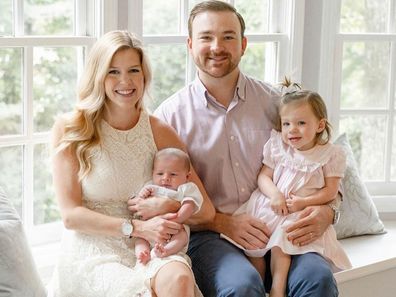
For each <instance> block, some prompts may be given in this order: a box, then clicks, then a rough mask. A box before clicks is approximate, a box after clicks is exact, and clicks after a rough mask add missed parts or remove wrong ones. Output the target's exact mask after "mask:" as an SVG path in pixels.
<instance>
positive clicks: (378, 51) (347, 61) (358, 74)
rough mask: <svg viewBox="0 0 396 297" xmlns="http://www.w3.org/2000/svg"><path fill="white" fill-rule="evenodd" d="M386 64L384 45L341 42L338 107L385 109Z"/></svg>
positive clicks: (378, 43)
mask: <svg viewBox="0 0 396 297" xmlns="http://www.w3.org/2000/svg"><path fill="white" fill-rule="evenodd" d="M389 65H390V44H389V43H388V42H353V43H352V42H348V43H345V44H344V50H343V61H342V86H341V108H385V107H386V105H387V99H386V98H387V89H388V78H389Z"/></svg>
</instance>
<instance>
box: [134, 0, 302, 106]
mask: <svg viewBox="0 0 396 297" xmlns="http://www.w3.org/2000/svg"><path fill="white" fill-rule="evenodd" d="M199 2H201V1H193V0H168V1H150V0H130V1H129V12H130V14H129V16H128V19H129V30H130V31H132V32H135V33H136V34H137V35H139V36H141V37H142V39H143V42H144V44H145V45H146V46H147V48H148V55H149V57H150V61H151V66H152V68H153V76H154V80H153V87H152V90H151V97H152V100H151V101H150V102H147V104H146V105H147V106H148V108H149V109H150V110H154V109H155V108H156V107H157V106H158V105H159V104H160V103H161V102H162V101H163V100H165V99H166V98H167V97H169V96H170V95H172V94H173V93H174V92H176V91H177V90H179V89H180V88H182V87H183V86H184V85H185V84H186V83H188V82H189V81H191V80H193V79H194V77H195V71H196V70H195V68H194V67H195V66H194V63H193V61H192V60H191V58H190V56H189V54H188V51H187V48H186V38H187V36H188V32H187V21H188V16H189V12H190V10H191V9H192V7H193V6H194V5H195V4H197V3H199ZM228 2H229V3H231V4H232V5H234V6H235V7H236V8H237V10H238V11H239V12H240V13H241V14H242V16H243V17H244V19H245V22H246V36H247V38H248V48H247V51H246V53H245V55H244V57H243V58H242V62H241V69H242V70H243V71H244V72H245V73H247V74H248V75H251V76H253V77H256V78H259V79H264V80H266V81H268V82H279V80H280V79H281V78H282V77H283V76H284V75H285V74H291V73H292V71H297V70H299V69H301V68H300V67H299V66H298V65H299V63H300V62H301V56H300V55H301V54H300V53H301V49H300V48H301V39H298V38H294V37H295V34H298V33H301V30H302V14H301V13H297V12H299V11H300V10H301V9H303V6H301V2H299V1H289V0H252V1H242V0H234V1H228ZM297 2H298V3H297ZM293 75H294V76H297V77H299V73H298V72H293Z"/></svg>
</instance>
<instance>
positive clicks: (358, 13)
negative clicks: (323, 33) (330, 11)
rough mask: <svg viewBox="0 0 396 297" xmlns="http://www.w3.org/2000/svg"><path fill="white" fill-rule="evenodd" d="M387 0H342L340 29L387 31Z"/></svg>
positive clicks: (357, 31) (365, 31)
mask: <svg viewBox="0 0 396 297" xmlns="http://www.w3.org/2000/svg"><path fill="white" fill-rule="evenodd" d="M388 10H389V0H343V1H342V4H341V20H340V31H341V32H348V33H352V32H353V33H368V32H378V33H386V32H387V23H388Z"/></svg>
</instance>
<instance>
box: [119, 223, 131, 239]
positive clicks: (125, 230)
mask: <svg viewBox="0 0 396 297" xmlns="http://www.w3.org/2000/svg"><path fill="white" fill-rule="evenodd" d="M132 230H133V227H132V224H131V223H129V222H128V221H125V222H123V223H122V226H121V231H122V234H124V235H125V236H130V235H131V233H132Z"/></svg>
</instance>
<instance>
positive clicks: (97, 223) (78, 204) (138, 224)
mask: <svg viewBox="0 0 396 297" xmlns="http://www.w3.org/2000/svg"><path fill="white" fill-rule="evenodd" d="M64 126H65V122H64V120H62V119H60V120H58V121H57V122H56V123H55V125H54V127H53V129H52V138H51V150H52V171H53V183H54V187H55V195H56V197H57V200H58V203H59V208H60V212H61V216H62V220H63V223H64V226H65V227H66V228H67V229H72V230H76V231H79V232H83V233H87V234H97V235H107V236H115V237H122V236H123V234H122V232H121V225H122V223H123V222H124V219H122V218H117V217H111V216H107V215H104V214H101V213H98V212H95V211H93V210H90V209H88V208H86V207H84V206H83V205H82V190H81V183H80V181H79V179H78V170H79V163H78V160H77V157H76V155H75V153H74V152H72V150H71V149H70V147H68V148H66V149H65V150H63V151H60V152H56V148H57V146H58V144H59V142H60V140H61V138H62V136H63V134H64ZM133 225H134V231H133V233H132V234H131V235H132V236H138V237H144V238H145V239H151V238H153V239H154V238H156V239H161V240H164V241H165V240H166V239H167V238H168V237H169V235H168V234H175V233H177V232H178V230H179V229H180V228H181V227H182V226H181V225H180V224H178V223H175V222H171V221H169V220H165V219H162V218H158V219H156V221H154V220H150V221H148V222H143V221H139V220H133ZM147 231H151V232H147ZM147 237H149V238H147Z"/></svg>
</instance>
